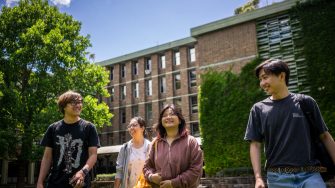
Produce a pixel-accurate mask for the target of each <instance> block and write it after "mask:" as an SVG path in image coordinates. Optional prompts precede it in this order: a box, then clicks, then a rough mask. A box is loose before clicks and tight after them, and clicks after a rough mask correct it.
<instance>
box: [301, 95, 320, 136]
mask: <svg viewBox="0 0 335 188" xmlns="http://www.w3.org/2000/svg"><path fill="white" fill-rule="evenodd" d="M297 99H298V102H299V105H300V108H301V110H302V112H303V113H304V115H305V116H306V118H307V121H308V124H309V127H310V132H311V136H312V138H313V139H315V138H318V136H317V133H318V132H319V131H317V130H318V129H317V127H316V125H315V121H314V116H313V113H312V112H313V107H312V106H311V105H310V104H309V103H308V101H307V100H306V97H305V95H304V94H297Z"/></svg>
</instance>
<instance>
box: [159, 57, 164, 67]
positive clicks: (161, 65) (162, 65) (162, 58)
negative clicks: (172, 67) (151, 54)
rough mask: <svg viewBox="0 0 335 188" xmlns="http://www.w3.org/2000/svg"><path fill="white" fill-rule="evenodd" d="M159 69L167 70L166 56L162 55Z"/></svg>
mask: <svg viewBox="0 0 335 188" xmlns="http://www.w3.org/2000/svg"><path fill="white" fill-rule="evenodd" d="M159 67H160V68H161V69H165V67H166V65H165V55H161V56H160V57H159Z"/></svg>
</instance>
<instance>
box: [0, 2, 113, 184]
mask: <svg viewBox="0 0 335 188" xmlns="http://www.w3.org/2000/svg"><path fill="white" fill-rule="evenodd" d="M80 29H81V23H80V22H78V21H76V20H74V19H73V18H72V16H69V15H67V14H63V13H60V12H59V10H58V9H57V8H56V7H52V6H50V5H49V4H48V1H47V0H21V1H20V2H19V3H18V5H17V6H15V7H12V8H10V7H3V9H2V12H1V14H0V72H2V73H3V84H1V83H0V91H2V94H3V96H2V97H0V123H1V124H0V155H2V157H15V158H17V160H18V168H19V169H18V184H17V187H23V185H24V174H25V167H26V164H27V162H28V161H30V160H34V159H36V158H38V157H40V156H39V153H40V151H41V150H40V149H38V147H36V143H38V142H39V140H40V138H41V136H42V134H43V133H44V131H45V130H46V127H47V126H48V125H49V124H50V123H52V122H53V121H55V120H57V119H59V118H60V117H61V114H60V113H59V112H58V109H57V105H56V98H57V97H58V96H59V95H60V94H61V93H63V92H64V91H67V90H69V89H72V90H75V91H78V92H80V93H81V94H82V95H83V96H84V106H85V107H84V111H85V109H89V110H88V112H86V111H85V112H84V113H83V115H85V118H86V119H87V120H90V121H92V122H93V123H95V124H96V125H97V126H99V127H101V126H103V125H110V120H109V119H110V118H111V116H112V115H111V114H110V113H109V110H108V107H107V105H106V104H105V103H99V102H98V100H96V99H93V97H97V96H108V92H107V90H106V88H105V86H106V85H107V83H108V73H107V72H106V71H105V70H104V68H102V67H99V66H96V65H93V64H90V62H89V61H88V60H87V59H86V55H87V54H88V52H86V49H87V48H88V47H89V46H90V45H91V44H90V41H89V36H81V35H80V33H79V32H80ZM32 146H34V147H32Z"/></svg>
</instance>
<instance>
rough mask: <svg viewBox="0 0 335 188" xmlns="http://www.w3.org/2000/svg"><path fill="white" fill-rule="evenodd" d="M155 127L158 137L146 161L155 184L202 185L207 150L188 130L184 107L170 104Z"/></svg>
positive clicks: (163, 187) (147, 173)
mask: <svg viewBox="0 0 335 188" xmlns="http://www.w3.org/2000/svg"><path fill="white" fill-rule="evenodd" d="M155 128H156V131H157V138H156V139H155V140H154V141H153V142H154V143H153V144H152V145H153V146H152V149H151V150H150V153H149V157H148V159H147V160H146V162H145V164H144V168H143V172H144V175H145V178H146V179H147V180H149V181H150V182H152V183H153V184H154V185H153V187H161V188H172V187H173V188H177V187H187V188H193V187H194V188H196V187H198V185H199V183H200V178H201V175H202V164H203V154H202V151H201V149H200V146H199V144H198V142H197V140H196V139H195V138H194V137H193V136H191V135H189V134H188V131H187V130H186V123H185V119H184V117H183V116H182V114H181V112H180V109H179V108H177V107H176V106H175V105H173V104H168V105H166V106H165V107H164V108H163V110H162V111H161V113H160V116H159V122H158V124H157V125H156V127H155Z"/></svg>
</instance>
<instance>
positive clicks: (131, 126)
mask: <svg viewBox="0 0 335 188" xmlns="http://www.w3.org/2000/svg"><path fill="white" fill-rule="evenodd" d="M138 126H139V124H137V123H134V124H129V125H128V126H127V128H128V129H130V128H135V127H138Z"/></svg>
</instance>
